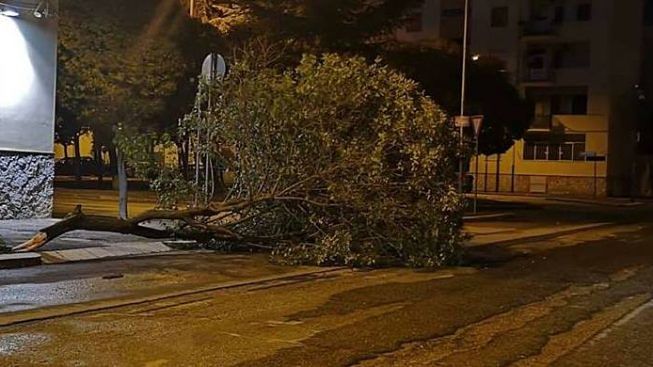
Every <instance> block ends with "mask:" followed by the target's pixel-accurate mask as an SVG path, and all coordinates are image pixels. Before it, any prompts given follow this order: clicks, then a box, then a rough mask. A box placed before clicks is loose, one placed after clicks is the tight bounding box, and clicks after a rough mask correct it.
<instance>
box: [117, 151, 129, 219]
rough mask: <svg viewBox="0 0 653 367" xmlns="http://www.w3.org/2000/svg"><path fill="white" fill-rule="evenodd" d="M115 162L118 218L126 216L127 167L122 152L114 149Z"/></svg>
mask: <svg viewBox="0 0 653 367" xmlns="http://www.w3.org/2000/svg"><path fill="white" fill-rule="evenodd" d="M116 159H117V161H116V164H117V165H118V167H117V168H118V212H119V215H120V219H123V220H126V219H127V218H128V212H127V167H126V165H125V160H124V159H123V156H122V153H121V152H120V150H119V149H116Z"/></svg>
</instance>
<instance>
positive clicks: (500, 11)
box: [491, 6, 508, 28]
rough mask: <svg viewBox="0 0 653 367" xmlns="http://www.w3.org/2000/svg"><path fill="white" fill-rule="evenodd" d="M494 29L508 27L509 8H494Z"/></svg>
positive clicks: (492, 23) (492, 24)
mask: <svg viewBox="0 0 653 367" xmlns="http://www.w3.org/2000/svg"><path fill="white" fill-rule="evenodd" d="M491 26H492V27H493V28H504V27H507V26H508V7H507V6H500V7H495V8H492V22H491Z"/></svg>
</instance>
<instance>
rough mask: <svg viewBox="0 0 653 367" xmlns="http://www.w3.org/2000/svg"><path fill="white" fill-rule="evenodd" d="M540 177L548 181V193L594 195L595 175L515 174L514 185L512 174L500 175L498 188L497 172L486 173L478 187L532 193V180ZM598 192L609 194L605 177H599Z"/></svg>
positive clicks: (482, 175) (604, 194) (484, 190)
mask: <svg viewBox="0 0 653 367" xmlns="http://www.w3.org/2000/svg"><path fill="white" fill-rule="evenodd" d="M537 177H540V178H544V182H546V194H549V195H560V196H577V197H591V196H593V195H594V178H593V177H572V176H530V175H515V177H514V186H513V177H512V175H507V174H501V175H499V189H498V190H497V177H496V175H495V174H488V175H487V178H486V176H485V175H484V174H480V175H479V177H478V181H477V184H478V189H479V191H481V192H489V193H492V192H515V193H530V192H531V180H534V179H535V178H537ZM596 194H597V196H600V197H605V196H606V195H607V187H606V180H605V178H601V177H599V178H597V180H596Z"/></svg>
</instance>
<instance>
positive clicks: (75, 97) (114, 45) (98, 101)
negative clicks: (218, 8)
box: [57, 0, 216, 147]
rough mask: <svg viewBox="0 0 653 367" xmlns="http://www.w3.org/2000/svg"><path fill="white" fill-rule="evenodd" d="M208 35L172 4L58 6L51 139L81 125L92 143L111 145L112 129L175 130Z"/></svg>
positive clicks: (118, 1) (95, 1)
mask: <svg viewBox="0 0 653 367" xmlns="http://www.w3.org/2000/svg"><path fill="white" fill-rule="evenodd" d="M211 37H213V39H214V40H215V39H216V38H215V32H213V31H212V30H210V29H208V28H207V27H206V26H203V25H201V24H199V23H198V22H195V21H194V20H191V19H189V18H187V16H186V15H185V9H184V8H183V7H182V6H181V4H179V3H178V2H176V1H172V2H171V1H165V2H161V1H155V0H139V1H136V2H134V1H128V0H115V1H103V0H69V1H66V2H64V3H62V4H61V10H60V32H59V51H58V52H59V54H58V58H59V70H58V86H57V87H58V93H57V107H58V108H57V111H58V117H59V121H60V122H61V123H60V126H59V127H58V132H59V135H61V137H62V139H66V138H67V136H68V135H70V134H68V131H69V130H73V131H74V130H77V129H81V128H82V127H89V128H90V129H91V130H92V131H93V133H94V139H95V143H96V144H99V145H104V146H107V147H112V146H113V137H114V130H115V129H114V128H115V126H117V125H122V126H124V127H126V128H131V129H134V130H137V131H138V132H139V133H140V132H145V133H147V132H148V131H162V130H168V131H170V132H175V131H176V127H177V122H178V118H180V117H182V116H183V114H185V112H186V111H187V110H188V109H189V108H191V106H192V101H193V98H194V95H195V85H194V84H195V83H194V81H192V78H193V77H195V76H196V75H197V73H198V72H199V67H200V65H201V62H202V59H203V57H204V56H205V55H206V53H208V52H209V51H210V50H211V48H212V45H213V44H214V43H215V42H212V41H211ZM182 111H183V112H182Z"/></svg>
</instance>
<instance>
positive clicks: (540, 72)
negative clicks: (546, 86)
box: [523, 68, 555, 82]
mask: <svg viewBox="0 0 653 367" xmlns="http://www.w3.org/2000/svg"><path fill="white" fill-rule="evenodd" d="M554 78H555V74H554V72H553V69H551V68H530V69H528V68H527V69H526V70H524V75H523V81H524V82H553V81H554Z"/></svg>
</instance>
